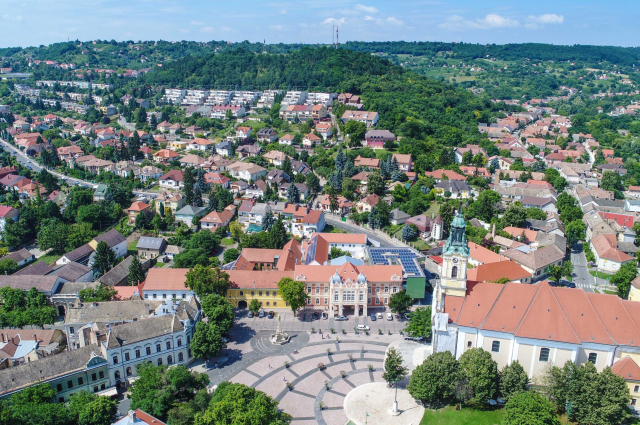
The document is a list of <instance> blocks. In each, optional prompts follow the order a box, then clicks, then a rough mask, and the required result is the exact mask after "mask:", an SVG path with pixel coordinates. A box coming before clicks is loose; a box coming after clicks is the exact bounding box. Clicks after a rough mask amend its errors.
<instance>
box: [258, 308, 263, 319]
mask: <svg viewBox="0 0 640 425" xmlns="http://www.w3.org/2000/svg"><path fill="white" fill-rule="evenodd" d="M258 317H259V318H261V319H262V318H263V317H264V310H260V312H259V313H258Z"/></svg>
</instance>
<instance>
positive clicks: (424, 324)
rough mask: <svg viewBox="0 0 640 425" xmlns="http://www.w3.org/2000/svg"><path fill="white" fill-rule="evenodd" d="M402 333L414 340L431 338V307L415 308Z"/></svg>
mask: <svg viewBox="0 0 640 425" xmlns="http://www.w3.org/2000/svg"><path fill="white" fill-rule="evenodd" d="M404 331H405V332H406V333H408V334H409V335H410V336H412V337H414V338H420V337H424V338H426V339H429V338H431V306H427V307H418V308H416V309H415V310H414V311H413V312H412V313H411V320H410V321H409V322H408V323H407V326H406V327H405V328H404Z"/></svg>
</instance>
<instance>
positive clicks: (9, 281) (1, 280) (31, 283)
mask: <svg viewBox="0 0 640 425" xmlns="http://www.w3.org/2000/svg"><path fill="white" fill-rule="evenodd" d="M58 279H59V278H58V276H15V275H13V276H2V275H0V288H4V287H5V286H10V287H11V288H14V289H22V290H25V291H28V290H30V289H31V288H36V289H37V290H38V291H40V292H47V293H51V292H53V289H54V288H55V286H56V283H57V282H58Z"/></svg>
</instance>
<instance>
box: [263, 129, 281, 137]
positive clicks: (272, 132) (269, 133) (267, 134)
mask: <svg viewBox="0 0 640 425" xmlns="http://www.w3.org/2000/svg"><path fill="white" fill-rule="evenodd" d="M277 134H278V132H277V131H275V130H274V129H273V128H261V129H260V130H258V137H270V136H275V135H277Z"/></svg>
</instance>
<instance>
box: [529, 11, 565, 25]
mask: <svg viewBox="0 0 640 425" xmlns="http://www.w3.org/2000/svg"><path fill="white" fill-rule="evenodd" d="M562 23H564V16H563V15H556V14H555V13H545V14H544V15H540V16H533V15H529V16H528V17H527V23H526V24H525V25H524V26H525V28H528V29H537V28H540V27H542V26H544V25H559V24H562Z"/></svg>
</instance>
